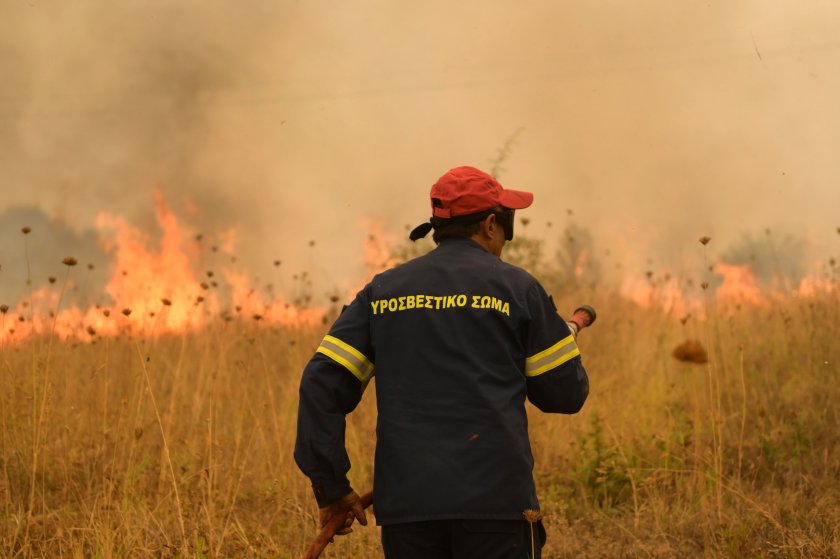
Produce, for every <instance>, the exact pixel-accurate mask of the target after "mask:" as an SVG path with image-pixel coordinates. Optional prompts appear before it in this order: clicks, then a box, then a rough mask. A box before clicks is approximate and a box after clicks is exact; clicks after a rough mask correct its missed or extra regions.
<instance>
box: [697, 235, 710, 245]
mask: <svg viewBox="0 0 840 559" xmlns="http://www.w3.org/2000/svg"><path fill="white" fill-rule="evenodd" d="M711 240H712V238H711V237H707V236H706V235H703V236H702V237H700V244H701V245H704V246H705V245H707V244H709V241H711Z"/></svg>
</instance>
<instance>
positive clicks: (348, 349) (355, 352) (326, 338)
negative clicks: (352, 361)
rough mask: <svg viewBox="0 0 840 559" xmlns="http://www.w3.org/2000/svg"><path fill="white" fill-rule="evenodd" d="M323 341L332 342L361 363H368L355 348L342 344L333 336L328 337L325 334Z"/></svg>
mask: <svg viewBox="0 0 840 559" xmlns="http://www.w3.org/2000/svg"><path fill="white" fill-rule="evenodd" d="M324 340H326V341H328V342H332V343H334V344H335V345H337V346H338V347H340V348H341V349H343V350H344V351H347V352H349V353H351V354H353V355H354V356H355V357H356V359H358V360H359V361H361V362H362V363H370V361H368V358H367V357H365V356H364V354H363V353H362V352H361V351H359V350H358V349H356V348H355V347H353V346H351V345H350V344H346V343H344V342H342V341H341V340H339V339H338V338H336V337H335V336H330V335H329V334H327V335H326V336H324Z"/></svg>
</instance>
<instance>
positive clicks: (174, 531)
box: [0, 291, 840, 558]
mask: <svg viewBox="0 0 840 559" xmlns="http://www.w3.org/2000/svg"><path fill="white" fill-rule="evenodd" d="M589 295H590V296H589V297H588V298H587V299H588V300H589V301H592V302H593V304H596V305H597V306H598V307H599V310H600V311H601V317H599V320H598V323H597V324H596V326H595V327H594V328H592V329H591V330H588V331H586V332H584V333H582V335H581V339H580V345H581V348H582V352H583V355H584V362H585V364H586V366H587V368H588V370H589V372H590V378H591V385H592V391H591V395H590V398H589V401H588V402H587V404H586V405H585V407H584V410H583V411H582V412H581V413H580V414H577V415H575V416H561V415H553V416H549V415H544V414H541V413H539V412H538V411H536V410H535V409H533V408H530V409H529V413H530V417H531V437H532V443H533V449H534V454H535V457H536V470H535V476H536V479H537V484H538V490H539V493H540V496H541V500H542V504H543V512H544V513H545V524H546V527H547V530H548V535H549V540H548V544H547V547H546V548H545V550H544V551H545V552H544V556H545V557H548V558H561V557H840V506H838V503H840V447H839V446H838V444H837V442H838V432H840V420H838V403H840V342H838V340H840V319H838V316H840V299H838V296H837V292H836V291H834V292H833V294H832V293H828V294H824V295H821V296H816V297H812V298H795V297H788V298H785V299H783V300H769V301H768V302H767V303H766V304H764V305H762V306H749V305H744V306H741V307H736V306H726V305H724V304H721V303H718V302H716V301H715V300H714V299H712V298H711V297H710V298H708V299H707V300H706V303H705V309H704V312H705V313H706V314H707V315H708V319H702V320H701V319H697V318H693V317H689V318H686V317H684V316H678V315H676V314H670V313H665V312H662V311H659V310H645V309H641V308H639V307H637V306H636V305H634V304H632V303H629V302H627V301H626V300H624V299H622V298H619V297H617V296H611V295H605V294H604V293H594V292H593V293H590V294H589ZM561 299H562V298H561ZM579 300H582V296H581V294H580V293H576V294H575V300H574V301H573V300H571V299H569V300H560V301H559V304H558V307H559V308H561V309H566V308H574V307H573V306H572V305H573V304H574V303H575V302H578V301H579ZM2 316H3V320H4V321H8V320H11V317H10V316H7V315H6V314H4V315H2ZM114 319H116V317H114ZM683 319H684V320H683ZM8 327H9V324H8V323H4V324H3V328H5V329H8ZM325 329H326V326H319V327H309V328H294V329H293V328H280V327H266V326H259V324H258V323H256V322H254V321H252V320H243V321H241V322H240V321H238V320H232V321H229V322H225V321H222V320H219V321H217V322H215V323H213V324H212V325H210V326H208V327H205V328H204V329H203V330H201V331H200V332H198V333H192V334H185V335H180V336H162V337H158V338H132V337H130V336H128V335H122V336H120V337H116V338H98V337H93V340H92V341H91V340H87V341H66V342H65V341H60V340H58V339H55V338H54V337H51V336H49V335H47V334H44V335H41V336H39V337H33V338H30V339H29V340H27V341H25V342H23V343H16V344H12V343H10V342H8V341H7V342H5V343H4V345H3V347H2V349H0V367H2V379H3V382H2V384H0V556H3V557H21V558H23V557H102V558H110V557H284V558H285V557H298V556H300V555H301V554H302V552H303V550H305V548H306V546H307V544H308V542H309V541H310V540H311V538H312V537H313V536H314V534H315V531H316V530H315V518H316V513H317V511H316V508H315V503H314V499H313V498H312V496H311V493H310V489H309V486H308V482H307V480H306V479H305V478H304V477H303V476H302V475H301V474H300V473H299V472H298V470H297V468H296V466H295V464H294V460H293V458H292V449H293V445H294V438H295V424H296V406H297V388H298V382H299V378H300V374H301V370H302V368H303V365H304V363H305V362H306V360H307V359H308V358H309V356H310V355H311V354H312V352H313V351H314V349H315V347H316V346H317V344H318V342H319V341H320V338H321V336H322V335H323V333H324V331H325ZM687 339H694V340H697V341H699V342H700V343H701V344H702V345H703V346H704V347H705V348H706V350H707V351H708V363H706V364H696V363H690V362H683V361H678V360H677V359H675V358H674V357H673V356H672V351H673V349H674V348H675V347H676V346H677V345H678V344H680V343H682V342H684V341H685V340H687ZM374 391H375V383H373V384H372V385H371V386H370V387H369V389H368V392H367V393H366V394H365V397H364V399H363V401H362V404H361V405H360V407H359V409H358V410H356V412H354V413H353V414H352V415H351V416H350V418H349V420H348V431H347V445H348V449H349V452H350V454H351V459H352V462H353V464H354V466H353V469H352V471H351V472H350V476H351V479H352V481H353V484H354V487H355V488H356V489H357V490H359V491H360V492H361V491H364V490H367V489H368V488H369V487H370V486H371V478H372V457H373V449H374V444H375V416H376V410H375V401H374V400H375V398H374V394H373V392H374ZM324 557H371V558H375V557H381V550H380V549H379V535H378V530H377V529H376V527H374V526H368V527H367V528H364V527H358V528H357V529H356V531H355V532H354V533H353V534H351V535H350V536H347V537H344V538H339V539H338V540H337V541H336V543H335V544H334V545H332V546H330V548H329V549H328V551H327V552H326V553H325V554H324Z"/></svg>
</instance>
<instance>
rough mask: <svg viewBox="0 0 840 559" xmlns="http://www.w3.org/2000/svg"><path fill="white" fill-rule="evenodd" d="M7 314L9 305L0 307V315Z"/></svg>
mask: <svg viewBox="0 0 840 559" xmlns="http://www.w3.org/2000/svg"><path fill="white" fill-rule="evenodd" d="M7 312H9V305H6V304H3V305H0V313H3V314H6V313H7Z"/></svg>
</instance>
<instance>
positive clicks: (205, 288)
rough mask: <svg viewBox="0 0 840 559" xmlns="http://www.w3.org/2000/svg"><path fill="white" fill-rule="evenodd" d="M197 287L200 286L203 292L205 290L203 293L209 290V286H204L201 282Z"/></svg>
mask: <svg viewBox="0 0 840 559" xmlns="http://www.w3.org/2000/svg"><path fill="white" fill-rule="evenodd" d="M199 285H200V286H201V289H203V290H205V291H207V290H208V289H210V286H209V285H207V284H206V283H204V282H201V283H200V284H199Z"/></svg>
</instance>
